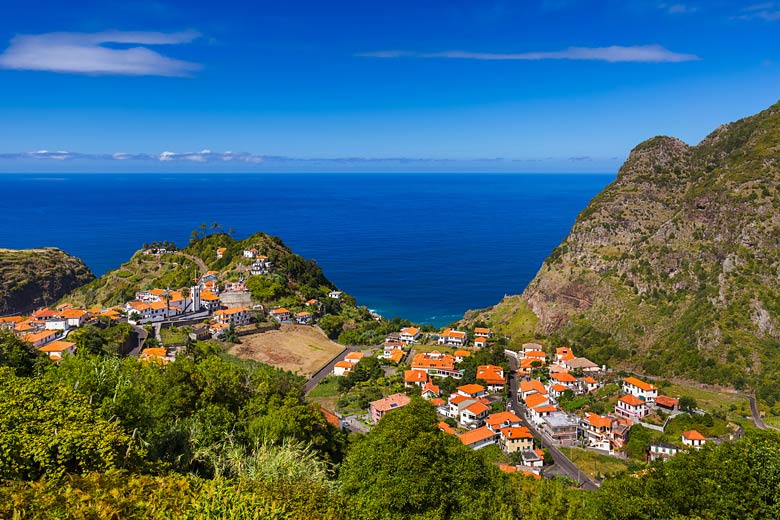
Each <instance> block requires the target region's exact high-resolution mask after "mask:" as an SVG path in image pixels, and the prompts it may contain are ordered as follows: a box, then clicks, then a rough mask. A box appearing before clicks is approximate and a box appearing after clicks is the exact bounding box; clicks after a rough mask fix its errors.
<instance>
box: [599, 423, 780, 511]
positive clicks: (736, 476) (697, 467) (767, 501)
mask: <svg viewBox="0 0 780 520" xmlns="http://www.w3.org/2000/svg"><path fill="white" fill-rule="evenodd" d="M632 434H633V430H632ZM595 498H596V501H597V504H598V514H599V516H600V518H604V519H614V520H629V519H630V520H645V519H647V520H651V519H657V518H669V519H671V518H674V519H676V520H682V519H713V520H715V519H718V520H720V519H735V520H737V519H739V520H742V519H755V520H758V519H776V518H780V434H778V433H777V432H768V431H761V432H753V433H751V434H749V435H748V436H747V437H745V438H744V439H742V440H740V441H739V442H736V443H726V444H723V445H721V446H718V447H711V446H710V447H706V448H705V449H703V450H701V451H698V452H696V451H695V452H692V453H690V454H687V455H678V456H677V457H674V458H673V459H671V460H669V461H667V462H665V463H660V462H659V463H656V464H654V465H653V466H652V467H651V469H650V470H649V471H647V472H645V473H644V475H643V476H642V477H641V478H635V477H633V476H628V475H627V476H623V477H618V478H617V479H614V480H607V481H606V482H605V483H604V485H603V486H602V490H601V492H600V493H598V494H596V496H595Z"/></svg>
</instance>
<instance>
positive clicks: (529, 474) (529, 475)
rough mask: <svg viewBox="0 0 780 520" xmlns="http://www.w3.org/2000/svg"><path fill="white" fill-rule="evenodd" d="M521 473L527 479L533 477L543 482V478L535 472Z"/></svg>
mask: <svg viewBox="0 0 780 520" xmlns="http://www.w3.org/2000/svg"><path fill="white" fill-rule="evenodd" d="M521 473H522V474H523V475H525V476H526V477H532V478H533V479H535V480H542V477H540V476H539V475H537V474H536V473H534V472H533V471H521Z"/></svg>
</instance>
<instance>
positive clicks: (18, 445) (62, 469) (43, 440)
mask: <svg viewBox="0 0 780 520" xmlns="http://www.w3.org/2000/svg"><path fill="white" fill-rule="evenodd" d="M139 451H140V450H139V447H138V446H137V443H136V442H134V440H133V439H131V437H130V436H129V435H128V434H126V433H125V432H124V431H123V430H122V428H121V427H120V426H119V424H117V423H116V422H114V423H109V422H108V421H107V420H105V419H103V418H102V417H100V415H99V414H98V413H97V412H96V411H95V410H94V409H93V408H92V407H91V406H90V404H89V401H88V399H87V398H86V397H85V396H83V395H80V394H79V393H77V392H75V391H73V390H72V389H71V388H68V387H65V386H63V385H50V384H48V383H47V382H45V381H44V380H43V379H40V378H32V377H19V376H16V375H14V373H13V370H12V369H10V368H8V367H2V368H0V480H5V479H8V480H13V479H22V480H35V479H38V478H40V477H43V476H46V477H50V478H51V477H58V476H62V475H64V474H66V473H80V472H83V471H107V470H109V469H114V468H120V467H124V466H125V465H126V464H132V462H133V461H134V460H135V459H136V458H137V457H138V455H139Z"/></svg>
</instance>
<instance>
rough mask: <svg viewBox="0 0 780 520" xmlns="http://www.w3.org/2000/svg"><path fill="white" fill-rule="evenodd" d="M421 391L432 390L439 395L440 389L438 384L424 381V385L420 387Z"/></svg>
mask: <svg viewBox="0 0 780 520" xmlns="http://www.w3.org/2000/svg"><path fill="white" fill-rule="evenodd" d="M421 392H433V393H434V394H436V395H439V393H440V392H441V391H440V390H439V387H438V385H434V384H433V383H426V385H425V386H423V387H422V390H421Z"/></svg>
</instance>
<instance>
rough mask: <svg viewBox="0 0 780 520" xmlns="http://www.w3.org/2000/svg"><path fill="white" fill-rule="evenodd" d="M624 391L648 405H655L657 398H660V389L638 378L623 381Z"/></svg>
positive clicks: (628, 378)
mask: <svg viewBox="0 0 780 520" xmlns="http://www.w3.org/2000/svg"><path fill="white" fill-rule="evenodd" d="M623 391H624V392H625V393H627V394H631V395H633V396H636V397H638V398H639V399H641V400H642V401H644V402H646V403H647V404H653V403H654V402H655V398H656V397H658V387H656V386H655V385H653V384H651V383H646V382H644V381H642V380H641V379H637V378H636V377H627V378H625V379H624V380H623Z"/></svg>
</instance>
